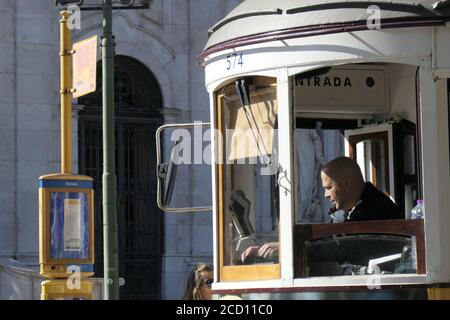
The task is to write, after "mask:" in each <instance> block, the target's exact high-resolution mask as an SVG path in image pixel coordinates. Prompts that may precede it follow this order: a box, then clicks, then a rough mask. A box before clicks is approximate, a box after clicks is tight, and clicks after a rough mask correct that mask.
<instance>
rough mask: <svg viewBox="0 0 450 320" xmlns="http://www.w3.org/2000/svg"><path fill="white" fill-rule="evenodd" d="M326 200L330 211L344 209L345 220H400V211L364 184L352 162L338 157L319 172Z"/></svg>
mask: <svg viewBox="0 0 450 320" xmlns="http://www.w3.org/2000/svg"><path fill="white" fill-rule="evenodd" d="M320 177H321V179H322V186H323V188H324V190H325V198H327V199H328V200H330V201H331V206H332V211H337V210H343V211H344V212H345V221H361V220H384V219H402V218H404V215H403V214H402V212H401V211H400V208H399V207H398V206H397V205H396V204H395V203H394V202H393V201H392V200H391V199H389V197H387V196H386V195H385V194H384V193H382V192H381V191H379V190H378V189H377V188H376V187H375V186H374V185H373V184H372V183H370V182H366V183H364V179H363V176H362V174H361V170H360V168H359V166H358V163H356V161H355V160H353V159H352V158H348V157H339V158H336V159H334V160H332V161H330V162H329V163H327V164H326V165H325V166H324V167H323V168H322V171H321V173H320Z"/></svg>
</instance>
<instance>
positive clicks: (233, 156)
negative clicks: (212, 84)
mask: <svg viewBox="0 0 450 320" xmlns="http://www.w3.org/2000/svg"><path fill="white" fill-rule="evenodd" d="M218 106H219V116H218V126H219V128H220V129H221V131H222V134H223V145H222V148H221V150H222V154H221V155H219V158H220V159H221V162H222V164H220V165H219V189H220V190H221V191H220V192H219V202H220V204H221V206H222V210H219V211H220V212H223V215H222V217H220V219H221V225H220V228H221V232H222V234H221V240H220V245H221V248H223V250H222V252H223V260H222V262H223V266H238V265H260V264H264V265H267V264H272V265H273V264H277V263H278V260H279V258H278V251H277V252H273V254H271V256H270V257H269V259H261V258H258V257H257V256H258V255H257V254H250V252H251V251H252V250H253V248H259V246H261V245H263V244H265V243H268V242H269V243H270V242H278V201H277V199H278V188H277V186H276V178H277V177H276V175H275V173H276V170H273V168H272V167H271V163H272V157H273V156H274V154H275V153H276V139H277V137H276V130H275V129H276V126H277V122H276V121H277V102H276V85H275V79H272V78H247V79H240V80H238V81H236V82H235V83H232V84H230V85H229V86H227V87H225V88H224V89H223V90H221V91H220V92H219V94H218ZM254 250H257V249H254Z"/></svg>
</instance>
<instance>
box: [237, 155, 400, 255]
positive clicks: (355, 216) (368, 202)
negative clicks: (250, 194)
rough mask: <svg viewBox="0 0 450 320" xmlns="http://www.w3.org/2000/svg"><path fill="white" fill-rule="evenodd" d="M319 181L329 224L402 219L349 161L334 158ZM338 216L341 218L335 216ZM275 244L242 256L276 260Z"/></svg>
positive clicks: (249, 250) (321, 173) (276, 245)
mask: <svg viewBox="0 0 450 320" xmlns="http://www.w3.org/2000/svg"><path fill="white" fill-rule="evenodd" d="M320 177H321V180H322V186H323V188H324V191H325V198H327V199H328V200H329V201H330V202H331V209H330V212H329V213H330V215H331V216H332V222H333V223H338V222H347V221H364V220H385V219H402V218H404V215H403V213H402V212H401V210H400V208H399V207H398V206H397V205H396V204H395V203H394V202H393V201H392V200H391V199H390V198H389V197H388V196H386V195H385V194H384V193H383V192H381V191H379V190H378V189H377V188H376V187H375V186H374V185H373V184H372V183H370V182H364V178H363V175H362V173H361V169H360V167H359V165H358V163H357V162H356V161H355V160H353V159H352V158H349V157H338V158H336V159H334V160H332V161H330V162H328V163H327V164H326V165H324V166H323V167H322V168H321V172H320ZM338 212H341V213H342V214H341V215H337V213H338ZM278 251H279V246H278V242H269V243H265V244H264V245H262V246H250V247H248V248H247V249H246V250H245V251H244V252H243V253H242V254H241V259H242V261H243V262H244V263H245V261H246V260H247V259H249V258H250V257H255V256H256V257H261V258H265V259H268V260H273V259H274V258H278Z"/></svg>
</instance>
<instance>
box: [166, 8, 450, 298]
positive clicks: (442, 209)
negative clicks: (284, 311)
mask: <svg viewBox="0 0 450 320" xmlns="http://www.w3.org/2000/svg"><path fill="white" fill-rule="evenodd" d="M199 61H200V63H201V64H202V65H203V67H204V70H205V81H206V89H207V91H208V93H209V97H210V112H211V122H210V124H209V128H210V129H211V130H212V132H214V133H215V134H213V135H212V139H211V150H212V159H213V161H212V163H213V165H212V166H211V168H212V208H211V211H212V215H213V228H214V236H213V237H214V244H213V245H214V257H213V259H214V276H215V281H214V283H213V286H212V288H213V293H214V295H215V297H216V298H218V299H220V298H223V297H225V296H229V295H232V296H237V297H239V298H242V299H329V298H331V299H340V298H342V299H361V298H362V299H450V289H449V288H450V286H449V284H450V250H448V248H449V245H450V232H449V230H450V209H449V208H450V194H449V193H450V160H449V158H450V148H449V147H450V144H449V136H450V135H449V123H450V115H449V114H450V113H449V109H450V102H449V100H450V96H449V95H450V80H449V79H450V1H435V0H432V1H384V0H381V1H376V2H373V1H353V0H347V1H338V0H328V1H321V0H312V1H295V0H277V1H271V0H246V1H243V2H242V3H241V4H240V5H238V6H237V7H236V8H235V9H234V10H232V11H231V12H230V13H229V14H228V15H227V16H226V17H224V19H223V20H221V21H219V22H218V23H217V24H215V25H214V26H212V28H211V29H210V30H209V38H208V41H207V44H206V46H205V49H204V51H203V53H202V54H201V56H200V57H199ZM342 155H346V156H348V157H352V158H353V159H355V160H356V161H357V162H358V164H359V166H360V168H361V171H362V173H363V176H364V178H365V180H366V181H371V182H372V183H373V184H374V185H375V186H376V187H377V188H378V189H379V190H381V191H383V192H384V193H385V194H386V195H388V196H389V197H390V198H391V199H392V200H393V201H395V202H396V203H397V205H398V206H399V207H400V208H401V210H402V212H404V219H394V220H373V221H357V222H345V223H330V217H329V215H328V210H329V208H330V203H328V201H327V199H325V198H324V193H323V189H322V186H321V184H320V168H321V166H322V165H323V164H325V163H326V162H328V161H330V160H332V159H334V158H336V157H338V156H342ZM172 167H173V166H171V167H170V168H168V167H167V166H166V167H164V169H165V170H166V171H167V169H171V170H173V168H172ZM159 169H161V168H159ZM160 171H161V170H160ZM159 176H160V180H161V181H160V182H161V186H164V178H165V177H166V176H165V175H161V174H160V175H159ZM161 186H160V187H159V190H160V189H164V188H163V187H161ZM169 189H170V188H169ZM160 191H161V190H160ZM163 191H164V190H163ZM163 191H161V192H163ZM165 192H166V193H167V188H166V191H165ZM419 199H420V200H423V202H424V216H423V217H422V219H410V212H411V209H412V208H413V207H414V205H415V203H416V202H417V200H419ZM196 209H197V210H203V209H205V210H207V208H196ZM264 244H269V245H271V246H269V247H270V248H271V249H270V250H271V254H268V255H267V256H268V257H255V258H253V259H246V260H244V259H243V258H242V257H243V252H244V251H245V250H247V249H248V248H249V247H251V246H256V247H261V246H263V245H264Z"/></svg>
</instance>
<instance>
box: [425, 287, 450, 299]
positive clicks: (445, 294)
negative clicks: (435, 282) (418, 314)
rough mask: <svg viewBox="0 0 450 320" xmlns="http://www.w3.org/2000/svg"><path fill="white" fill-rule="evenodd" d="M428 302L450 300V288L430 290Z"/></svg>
mask: <svg viewBox="0 0 450 320" xmlns="http://www.w3.org/2000/svg"><path fill="white" fill-rule="evenodd" d="M428 300H450V288H429V289H428Z"/></svg>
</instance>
